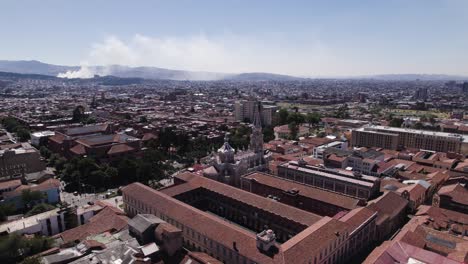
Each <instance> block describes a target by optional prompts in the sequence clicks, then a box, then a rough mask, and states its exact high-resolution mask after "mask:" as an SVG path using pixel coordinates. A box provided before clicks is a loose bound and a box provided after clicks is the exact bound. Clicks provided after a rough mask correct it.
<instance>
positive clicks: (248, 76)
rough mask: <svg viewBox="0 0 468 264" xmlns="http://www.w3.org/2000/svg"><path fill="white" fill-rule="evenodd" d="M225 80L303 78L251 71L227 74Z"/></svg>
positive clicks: (287, 79)
mask: <svg viewBox="0 0 468 264" xmlns="http://www.w3.org/2000/svg"><path fill="white" fill-rule="evenodd" d="M225 79H226V80H235V81H275V80H281V81H297V80H303V79H304V78H299V77H294V76H289V75H282V74H273V73H263V72H252V73H240V74H234V75H232V76H228V77H226V78H225Z"/></svg>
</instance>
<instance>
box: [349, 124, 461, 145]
mask: <svg viewBox="0 0 468 264" xmlns="http://www.w3.org/2000/svg"><path fill="white" fill-rule="evenodd" d="M357 130H358V131H366V132H370V131H372V130H384V131H388V132H398V133H412V134H420V135H427V136H436V137H447V138H453V139H459V140H461V141H463V142H468V135H461V134H455V133H447V132H438V131H428V130H418V129H411V128H401V127H388V126H365V127H361V128H359V129H357Z"/></svg>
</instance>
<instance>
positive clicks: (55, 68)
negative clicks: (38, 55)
mask: <svg viewBox="0 0 468 264" xmlns="http://www.w3.org/2000/svg"><path fill="white" fill-rule="evenodd" d="M79 69H80V67H78V66H60V65H53V64H47V63H42V62H40V61H35V60H31V61H8V60H0V71H2V72H14V73H23V74H42V75H50V76H57V75H58V74H59V73H62V72H66V71H76V70H79Z"/></svg>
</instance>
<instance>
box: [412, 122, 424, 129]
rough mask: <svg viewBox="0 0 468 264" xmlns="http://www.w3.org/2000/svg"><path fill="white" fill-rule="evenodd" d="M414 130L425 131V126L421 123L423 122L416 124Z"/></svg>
mask: <svg viewBox="0 0 468 264" xmlns="http://www.w3.org/2000/svg"><path fill="white" fill-rule="evenodd" d="M414 128H415V129H423V128H424V125H423V124H422V123H421V122H416V123H415V124H414Z"/></svg>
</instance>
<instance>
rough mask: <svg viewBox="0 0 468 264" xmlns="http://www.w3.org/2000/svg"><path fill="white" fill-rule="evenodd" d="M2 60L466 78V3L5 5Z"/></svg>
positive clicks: (221, 0)
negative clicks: (431, 75)
mask: <svg viewBox="0 0 468 264" xmlns="http://www.w3.org/2000/svg"><path fill="white" fill-rule="evenodd" d="M0 25H1V26H0V36H1V37H0V59H9V60H19V59H27V60H29V59H36V60H40V61H44V62H48V63H54V64H65V65H78V64H85V65H86V64H90V65H95V64H125V65H132V66H143V65H146V66H158V67H165V68H176V69H186V70H203V71H218V72H273V73H284V74H293V75H299V76H336V75H340V76H343V75H363V74H381V73H441V74H462V75H468V1H467V0H441V1H432V0H419V1H418V0H397V1H392V0H382V1H380V0H372V1H371V0H368V1H359V0H343V1H333V0H327V1H312V0H308V1H290V0H288V1H286V0H284V1H274V0H266V1H255V0H249V1H247V0H246V1H240V0H238V1H228V0H216V1H203V0H193V1H177V0H172V1H169V0H168V1H117V0H89V1H88V0H79V1H78V0H77V1H58V0H57V1H51V0H41V1H39V0H30V1H22V0H11V1H10V0H2V1H0Z"/></svg>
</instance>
